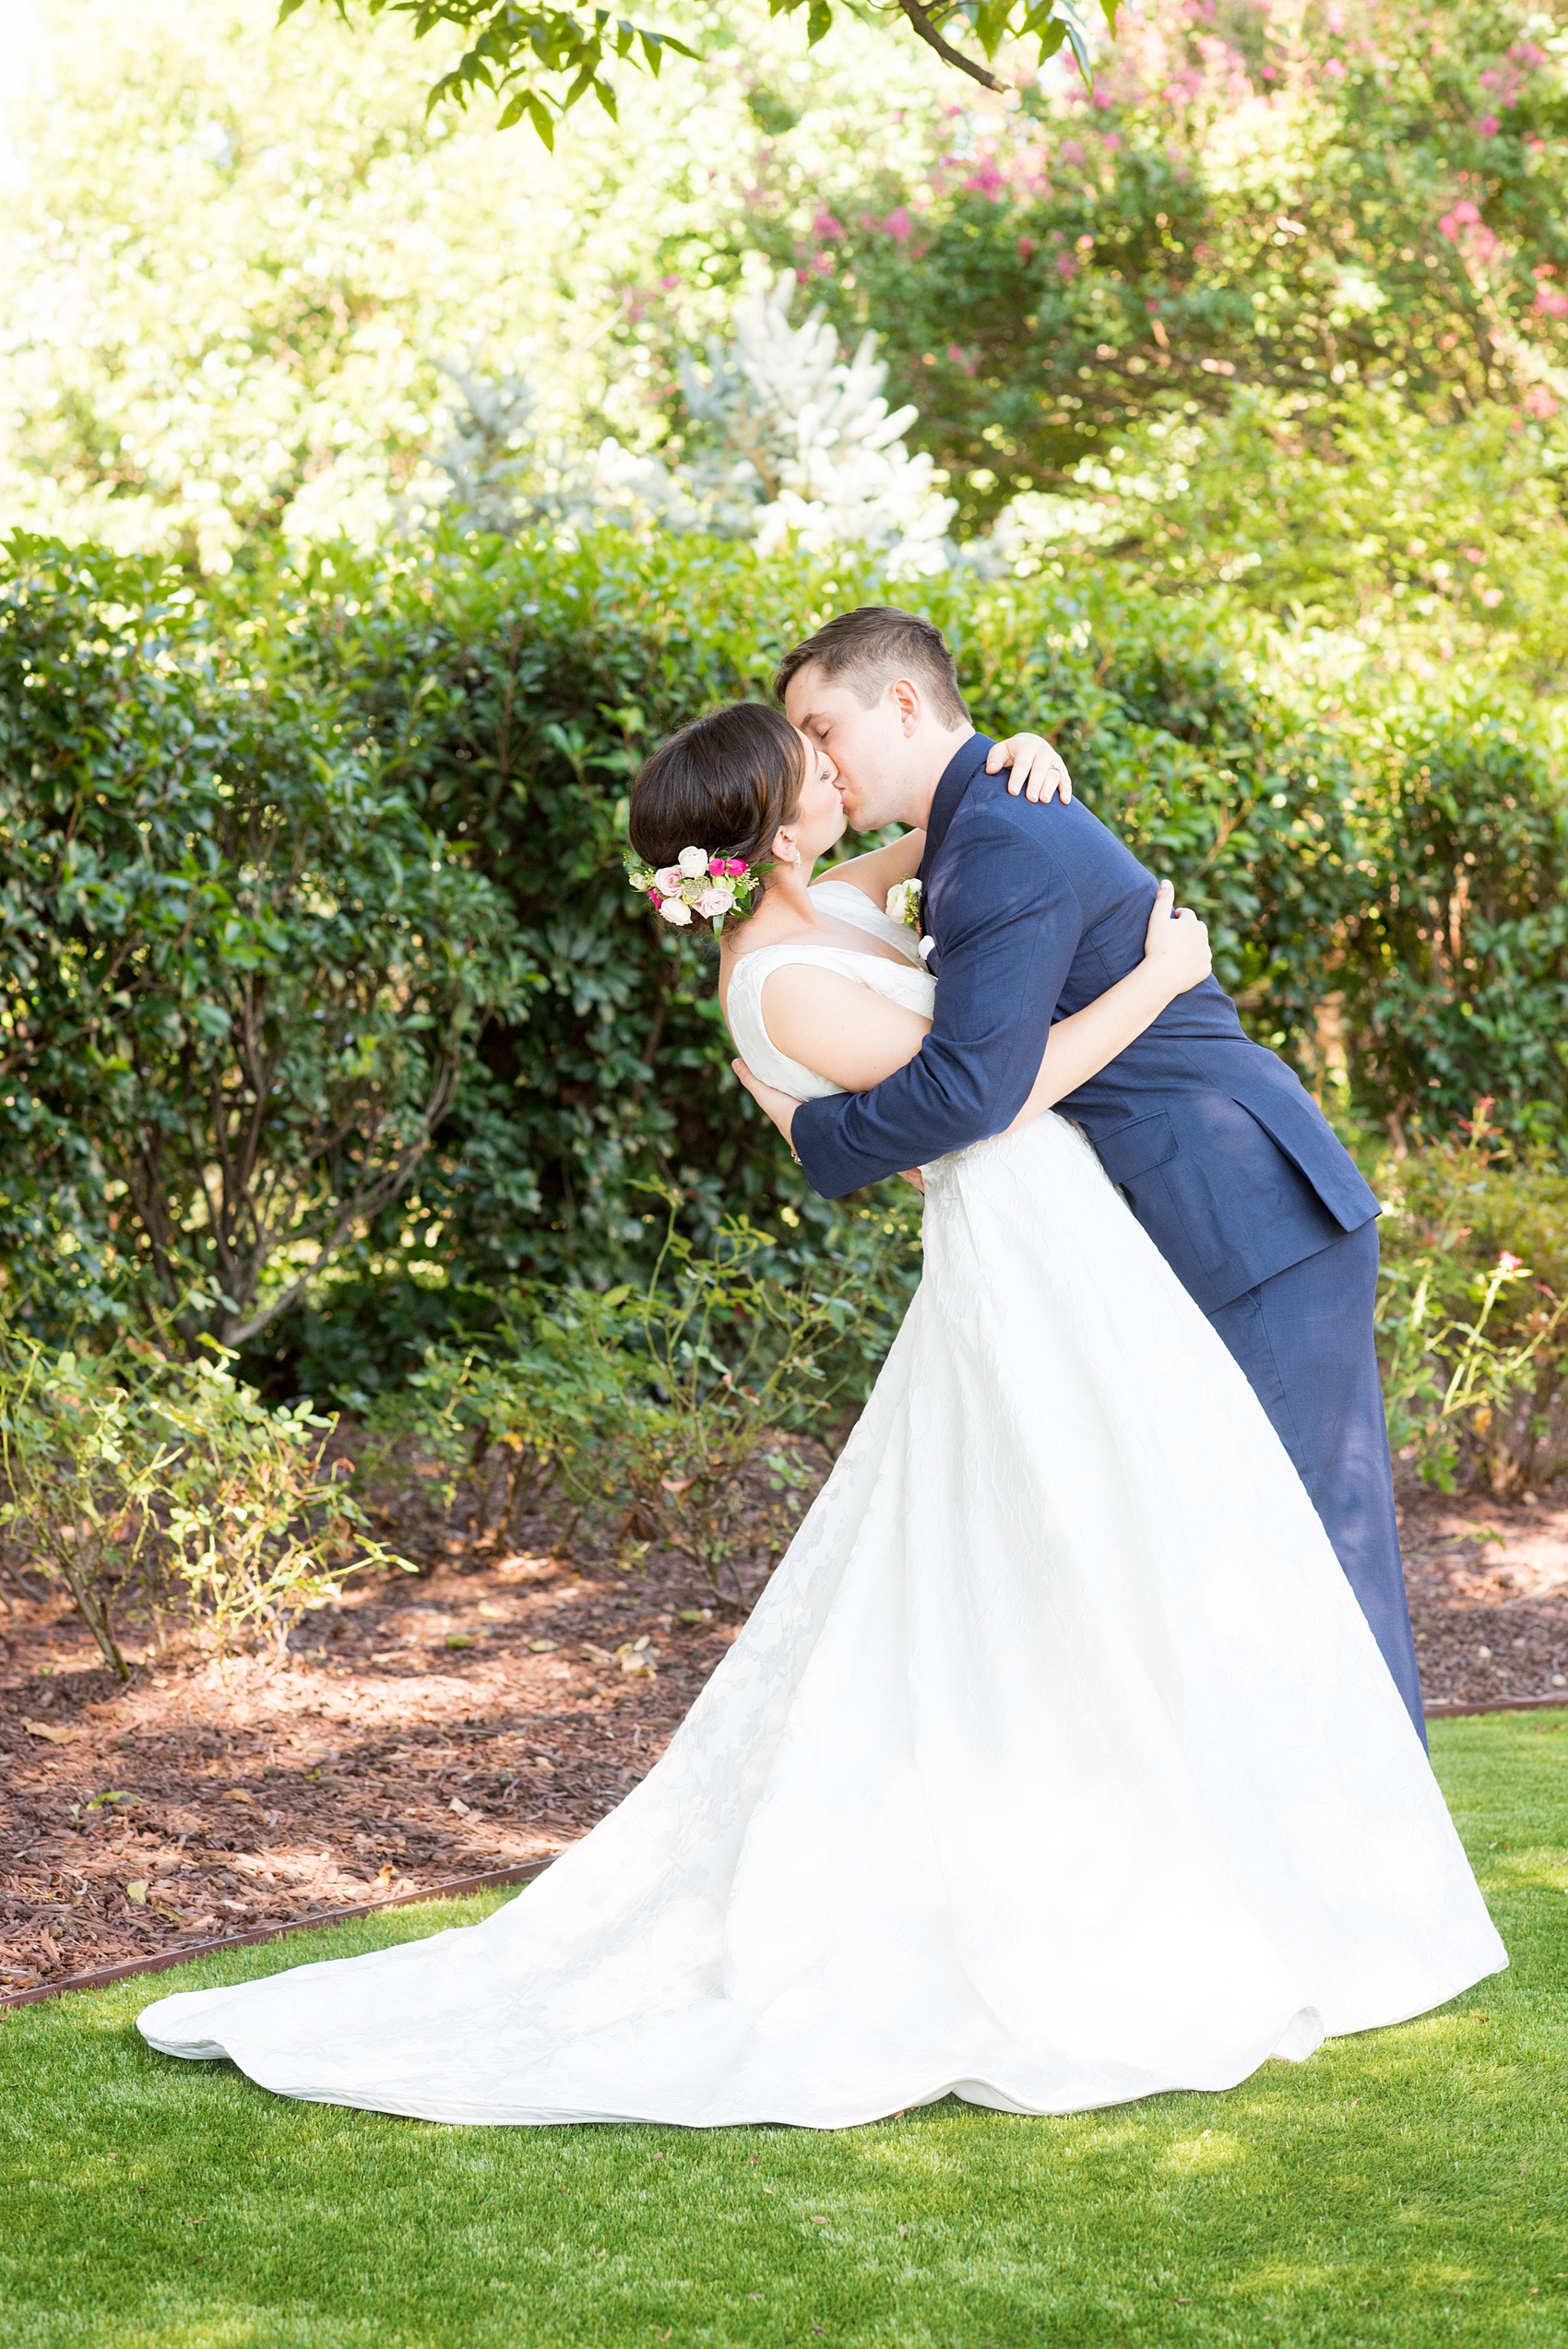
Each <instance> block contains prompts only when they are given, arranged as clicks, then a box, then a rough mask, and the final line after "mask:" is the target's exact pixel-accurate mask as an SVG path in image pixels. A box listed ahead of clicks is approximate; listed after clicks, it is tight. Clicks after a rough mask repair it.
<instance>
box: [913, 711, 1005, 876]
mask: <svg viewBox="0 0 1568 2349" xmlns="http://www.w3.org/2000/svg"><path fill="white" fill-rule="evenodd" d="M990 750H991V736H990V735H989V734H971V735H970V736H969V739H968V741H967V742H966V743H965V744H964V746H963V748H962V749H961V750H957V751H955V752H954V753H953V755H952V757H951V758H950V759H949V760H948V762H947V765H945V767H944V769H943V773H942V780H941V782H940V783H939V784H938V785H937V787H936V797H935V798H934V799H933V800H932V803H931V814H930V816H929V817H928V818H927V820H926V827H925V854H924V855H923V856H922V857H921V869H920V873H919V875H918V878H919V881H920V884H921V890H922V892H923V891H924V889H925V886H926V884H927V883H928V882H929V881H930V879H931V869H932V865H933V864H934V863H935V862H936V860H937V857H938V856H939V855H940V854H941V850H942V844H943V842H944V840H945V839H946V837H947V827H948V825H950V824H951V823H952V821H953V818H954V817H955V816H956V814H957V813H958V809H959V806H960V803H961V802H962V801H963V797H964V794H965V792H966V791H967V790H968V788H969V786H970V784H971V783H972V782H973V781H974V779H975V777H976V776H977V775H978V774H979V773H980V770H981V768H982V767H983V766H984V765H985V762H986V758H987V755H988V753H989V752H990Z"/></svg>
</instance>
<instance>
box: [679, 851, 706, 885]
mask: <svg viewBox="0 0 1568 2349" xmlns="http://www.w3.org/2000/svg"><path fill="white" fill-rule="evenodd" d="M681 870H682V872H683V873H684V874H685V876H686V878H687V880H688V881H700V880H701V879H702V876H703V874H704V873H705V872H707V849H706V848H683V849H682V851H681Z"/></svg>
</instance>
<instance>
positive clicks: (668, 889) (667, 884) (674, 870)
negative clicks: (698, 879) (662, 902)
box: [653, 864, 686, 897]
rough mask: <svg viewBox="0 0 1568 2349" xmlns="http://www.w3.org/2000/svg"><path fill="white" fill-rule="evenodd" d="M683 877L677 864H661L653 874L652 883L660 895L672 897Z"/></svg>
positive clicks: (676, 892) (675, 894) (677, 890)
mask: <svg viewBox="0 0 1568 2349" xmlns="http://www.w3.org/2000/svg"><path fill="white" fill-rule="evenodd" d="M685 877H686V876H685V874H684V873H683V872H682V870H681V868H680V866H679V865H678V864H667V865H661V866H660V867H659V871H658V872H656V873H655V874H654V876H653V885H654V887H655V888H656V889H657V890H658V892H659V896H661V897H673V896H677V895H678V893H679V891H680V887H681V884H682V882H683V881H684V879H685Z"/></svg>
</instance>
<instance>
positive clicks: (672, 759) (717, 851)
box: [629, 702, 805, 930]
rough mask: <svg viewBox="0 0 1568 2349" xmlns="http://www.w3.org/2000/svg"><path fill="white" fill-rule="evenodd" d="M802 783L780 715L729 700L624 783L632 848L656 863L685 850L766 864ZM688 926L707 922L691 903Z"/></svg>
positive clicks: (800, 762)
mask: <svg viewBox="0 0 1568 2349" xmlns="http://www.w3.org/2000/svg"><path fill="white" fill-rule="evenodd" d="M804 782H805V753H804V751H803V750H802V745H801V738H800V736H799V735H798V734H797V733H796V731H795V730H794V728H793V727H792V726H791V725H790V721H789V719H788V718H786V717H785V716H784V714H783V712H782V711H781V710H777V709H770V708H769V707H768V706H767V705H766V703H764V702H731V703H729V704H728V705H727V706H726V707H724V708H723V709H716V710H714V711H713V712H712V713H711V714H710V715H709V716H708V717H707V718H697V719H695V721H694V723H693V724H692V725H690V726H683V727H682V729H681V731H680V732H679V733H678V734H671V737H670V740H669V741H667V742H661V743H660V744H659V748H658V750H656V751H655V752H654V753H653V756H652V757H651V758H650V759H649V760H648V762H647V765H646V766H644V768H643V770H642V773H641V774H640V775H639V776H638V777H637V779H636V782H635V783H634V784H633V786H632V806H631V819H630V825H629V829H630V832H631V838H632V846H633V848H635V849H636V852H637V854H638V856H639V857H641V858H642V860H644V862H645V864H647V865H649V866H653V867H657V868H662V867H668V866H671V865H675V864H678V863H679V862H680V860H681V852H682V850H683V849H685V848H703V849H706V850H707V854H708V855H709V856H710V857H719V858H724V859H732V860H736V861H738V862H740V863H742V864H745V865H748V866H750V867H753V868H755V867H756V866H757V865H759V864H767V863H769V862H770V861H771V860H772V856H773V842H774V838H775V836H776V835H777V833H778V827H779V825H783V824H788V823H790V820H791V819H792V818H793V817H794V816H795V815H797V814H798V813H800V805H801V791H802V787H803V785H804ZM742 918H743V917H742V915H741V914H740V912H739V911H738V910H737V911H736V912H734V913H731V916H730V917H729V919H730V920H731V923H733V922H734V921H735V920H737V919H742ZM691 927H692V928H693V929H696V930H711V929H712V927H713V924H712V921H711V919H709V918H708V917H707V916H705V915H703V914H701V913H698V912H696V911H695V908H694V910H693V914H692V921H691Z"/></svg>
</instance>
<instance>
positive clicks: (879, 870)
mask: <svg viewBox="0 0 1568 2349" xmlns="http://www.w3.org/2000/svg"><path fill="white" fill-rule="evenodd" d="M1004 766H1010V767H1011V768H1012V770H1013V772H1012V774H1011V775H1010V776H1009V777H1008V778H1007V789H1009V791H1011V792H1012V794H1013V796H1014V798H1015V799H1016V797H1017V795H1018V793H1019V792H1020V791H1022V792H1023V793H1024V794H1025V796H1026V797H1027V798H1028V799H1030V800H1051V799H1054V798H1055V797H1056V796H1057V795H1058V794H1060V795H1061V799H1062V801H1063V806H1065V804H1066V802H1067V801H1069V800H1070V799H1071V798H1072V796H1073V783H1072V777H1070V776H1069V774H1068V772H1067V769H1066V767H1065V766H1064V765H1063V763H1062V760H1061V758H1060V757H1059V755H1058V754H1057V753H1056V752H1055V751H1053V750H1052V749H1051V744H1050V743H1049V742H1048V741H1046V739H1045V737H1044V735H1043V734H1029V733H1024V734H1009V735H1008V737H1007V739H1006V741H1004V742H993V743H992V746H991V753H990V755H989V757H988V758H987V760H986V763H985V771H986V773H987V774H988V775H996V774H999V773H1000V772H1001V770H1002V768H1003V767H1004ZM924 855H925V832H924V830H923V828H922V829H921V831H919V832H906V833H905V834H904V835H903V837H902V838H901V839H897V840H890V841H889V842H888V844H887V846H886V848H868V849H867V850H866V853H865V855H864V856H863V857H846V858H845V859H844V860H843V862H842V863H841V864H830V865H829V866H828V867H827V869H826V872H821V873H819V874H818V875H817V878H818V880H820V881H847V882H849V885H850V887H851V888H854V889H860V890H862V891H863V892H864V893H865V895H866V896H868V897H869V898H870V899H871V901H872V904H873V906H874V907H875V908H876V909H877V911H878V913H880V912H881V911H882V909H883V908H884V907H885V905H886V903H887V892H888V891H889V889H891V888H893V887H894V886H895V884H897V883H898V882H900V881H912V880H913V879H914V877H915V874H916V873H917V872H919V871H920V869H921V858H922V857H923V856H924Z"/></svg>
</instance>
